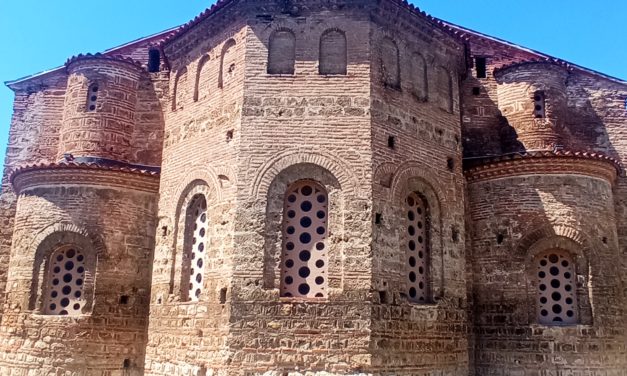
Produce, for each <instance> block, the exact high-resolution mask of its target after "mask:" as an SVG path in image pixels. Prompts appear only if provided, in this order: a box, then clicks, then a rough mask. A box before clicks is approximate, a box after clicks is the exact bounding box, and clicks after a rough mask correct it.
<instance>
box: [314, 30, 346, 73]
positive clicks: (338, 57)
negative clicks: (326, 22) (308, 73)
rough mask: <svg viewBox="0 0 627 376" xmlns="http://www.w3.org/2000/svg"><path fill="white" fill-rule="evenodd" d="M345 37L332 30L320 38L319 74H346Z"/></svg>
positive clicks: (342, 33)
mask: <svg viewBox="0 0 627 376" xmlns="http://www.w3.org/2000/svg"><path fill="white" fill-rule="evenodd" d="M346 65H347V56H346V35H345V34H344V32H343V31H340V30H336V29H332V30H327V31H325V32H324V33H323V34H322V36H321V37H320V64H319V67H318V69H319V73H320V74H346Z"/></svg>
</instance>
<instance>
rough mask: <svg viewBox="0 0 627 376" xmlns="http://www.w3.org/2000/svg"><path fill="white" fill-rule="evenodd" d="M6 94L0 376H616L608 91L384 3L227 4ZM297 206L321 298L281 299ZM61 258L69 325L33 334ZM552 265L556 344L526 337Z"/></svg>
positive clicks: (616, 226)
mask: <svg viewBox="0 0 627 376" xmlns="http://www.w3.org/2000/svg"><path fill="white" fill-rule="evenodd" d="M277 46H278V47H277ZM273 48H274V49H275V50H272V51H271V49H273ZM150 49H152V50H153V52H152V55H153V56H154V55H155V49H157V50H158V51H159V55H160V56H161V62H160V65H159V64H156V65H155V64H153V66H157V65H158V66H160V70H159V71H158V72H152V71H151V72H148V71H147V69H146V67H147V63H148V56H149V52H148V51H149V50H150ZM476 57H482V58H486V61H487V66H486V73H487V74H486V77H485V78H483V77H479V78H478V77H477V69H476V67H473V66H472V64H468V63H470V62H471V61H473V60H474V59H475V58H476ZM95 84H97V85H98V90H97V92H98V95H97V96H96V97H95V98H91V95H90V96H88V95H87V94H88V91H89V90H90V88H92V87H93V85H95ZM10 87H11V88H12V89H13V90H14V91H15V93H16V97H15V104H14V116H13V120H12V124H11V130H10V135H9V146H8V149H7V155H6V161H5V171H4V174H3V180H2V188H3V190H2V195H0V207H1V208H2V210H1V211H0V220H1V223H2V224H3V226H1V227H0V265H1V266H0V291H2V292H3V293H2V294H0V302H1V303H3V306H2V307H3V308H2V321H1V323H0V374H2V375H5V374H6V375H16V376H17V375H19V376H25V375H28V376H39V375H41V376H43V375H51V374H55V375H99V376H100V375H101V376H111V375H155V376H156V375H163V376H165V375H177V376H179V375H180V376H192V375H193V376H203V375H204V376H206V375H294V376H296V375H299V376H300V375H320V376H323V375H451V376H452V375H456V376H462V375H464V376H465V375H525V376H538V375H549V374H555V375H595V376H596V375H598V376H601V375H604V376H607V375H616V376H618V375H626V373H625V372H626V371H625V370H627V349H626V348H627V332H626V329H627V328H626V326H625V321H626V319H627V280H626V279H625V275H627V261H626V260H627V180H626V178H625V176H624V173H623V171H622V170H621V168H620V163H624V162H625V160H626V158H627V133H626V132H627V131H625V129H626V128H625V125H626V124H627V112H626V111H625V99H626V98H627V84H625V82H622V81H620V80H616V79H612V78H610V77H606V76H603V75H602V74H598V73H595V72H590V71H587V70H585V69H582V68H579V67H576V66H572V65H568V64H564V63H562V62H559V61H556V60H553V59H548V58H547V57H546V56H544V55H540V54H537V53H534V52H531V51H529V50H526V49H521V48H518V47H516V46H514V45H511V44H506V43H503V42H499V41H496V40H494V39H490V38H487V37H485V36H482V35H480V34H476V33H473V32H470V31H467V30H461V29H454V28H452V27H448V26H445V25H443V24H442V23H441V22H440V21H439V20H436V19H433V18H431V17H429V16H426V15H424V14H421V13H420V12H416V10H415V9H412V8H410V7H408V6H407V4H405V3H403V2H401V1H397V0H384V1H374V0H341V1H331V2H329V1H317V0H303V1H298V2H292V1H287V2H286V1H279V0H276V1H275V0H272V1H236V0H224V1H221V2H219V4H218V5H217V6H216V7H215V8H213V9H212V10H209V11H208V12H207V13H205V14H203V15H202V16H200V17H199V18H198V19H197V20H196V21H194V22H193V23H191V24H190V25H188V26H184V27H182V28H181V29H179V31H177V32H175V33H171V32H167V33H164V34H161V35H157V36H154V37H151V38H147V39H143V40H139V41H136V42H133V43H130V44H128V45H125V46H123V47H121V48H118V49H113V50H111V51H110V52H108V53H106V54H104V55H94V56H91V55H89V56H79V57H76V58H73V59H71V60H70V61H69V62H68V63H67V66H66V67H65V69H59V70H54V71H51V72H49V73H46V74H43V75H39V76H34V77H31V78H28V79H25V80H22V81H18V82H14V83H10ZM539 92H541V93H542V95H543V97H542V104H543V105H545V107H544V108H542V111H540V112H538V111H539V110H538V109H537V108H535V106H536V105H537V104H538V103H537V102H538V99H537V98H535V97H536V94H537V93H539ZM92 104H94V108H91V107H90V106H91V105H92ZM538 115H541V116H538ZM33 165H36V166H33ZM156 171H159V173H156ZM308 181H309V182H310V184H311V185H312V186H314V187H317V188H316V189H322V190H324V191H325V193H326V195H321V197H323V200H324V201H325V202H324V205H326V206H325V210H326V212H324V213H323V214H324V215H326V216H327V217H328V218H326V222H325V226H326V227H324V228H322V230H321V231H322V232H320V233H318V234H319V235H320V234H324V237H323V242H321V244H322V247H321V248H319V249H318V250H319V251H321V250H323V249H324V252H326V253H325V257H324V258H322V259H324V260H325V262H326V265H324V268H322V267H320V268H321V269H323V270H324V272H323V273H322V275H323V276H324V278H323V281H324V282H320V285H321V286H323V289H324V291H325V293H324V294H323V297H314V298H294V297H290V296H288V295H287V294H286V291H288V290H286V289H285V288H284V287H285V284H287V283H288V282H287V281H288V280H287V277H285V276H286V275H287V274H286V272H285V268H289V266H288V265H287V263H286V260H290V259H294V258H295V256H290V257H286V253H287V252H290V251H291V250H290V249H289V247H288V246H287V244H286V241H284V239H285V237H284V236H283V234H284V232H286V233H288V232H289V231H290V230H289V226H287V225H284V217H286V216H289V215H290V214H289V213H288V210H284V203H285V202H286V200H290V198H289V195H286V192H288V190H289V188H290V187H292V184H295V183H296V184H300V185H298V186H299V187H302V186H303V185H306V184H307V182H308ZM311 181H313V182H315V184H312V183H311ZM302 195H305V193H302ZM200 196H203V197H204V202H206V205H204V204H198V203H199V202H203V201H198V198H199V197H200ZM286 196H288V197H286ZM409 199H411V200H418V199H419V200H421V205H419V206H416V205H413V204H412V203H411V202H410V200H409ZM417 207H419V208H420V210H424V212H421V213H419V214H420V215H419V216H418V212H417V211H416V210H418V209H416V208H417ZM408 208H409V209H408ZM307 210H308V209H306V208H303V209H302V211H303V212H307ZM196 211H197V212H196ZM416 216H418V217H419V218H420V220H419V221H418V222H416V220H415V218H416ZM408 221H409V222H408ZM199 224H200V225H201V226H200V229H199V227H198V225H199ZM194 225H195V226H196V228H195V229H194V228H192V227H193V226H194ZM307 226H308V225H302V227H299V229H300V230H302V231H305V230H304V229H306V228H307ZM314 227H315V226H314ZM300 230H299V231H300ZM292 231H294V230H292ZM305 232H306V231H305ZM416 232H417V233H418V235H417V234H416ZM296 234H297V235H298V233H296ZM304 239H305V240H302V239H301V243H299V244H300V245H301V246H303V247H305V246H306V244H307V240H306V238H304ZM416 243H420V245H418V244H416ZM63 246H72V247H76V248H78V249H80V250H81V252H83V253H86V254H88V255H89V256H90V257H92V258H93V259H94V260H97V261H96V262H95V267H92V268H91V269H90V270H87V271H86V272H85V275H86V277H85V281H84V283H85V287H84V289H83V290H82V291H84V292H85V295H86V296H85V297H84V298H85V299H87V301H86V304H85V308H84V309H83V312H82V314H81V315H78V316H52V315H46V314H43V313H44V311H45V310H44V307H43V303H44V302H45V301H46V299H45V298H46V294H47V293H50V291H51V290H50V288H49V286H47V283H48V282H47V281H49V279H50V278H48V279H46V276H48V274H47V273H49V262H48V261H49V259H50V255H51V252H54V251H55V250H57V249H59V247H63ZM310 250H311V251H314V249H313V248H312V249H310ZM551 250H559V251H560V252H563V253H564V254H568V255H570V257H571V259H572V260H573V263H574V264H575V266H574V270H575V274H576V276H574V277H573V278H574V280H576V282H577V283H576V287H575V293H576V296H577V304H576V307H575V308H573V309H576V318H577V324H576V325H569V326H559V325H541V324H539V322H540V320H539V317H538V315H539V314H540V313H539V309H538V308H537V307H538V299H539V298H538V291H539V290H538V289H539V288H540V287H539V283H538V281H537V279H538V277H537V275H538V271H537V270H536V269H534V268H535V267H536V265H535V264H533V262H534V260H535V258H534V257H535V256H537V255H542V254H543V252H545V253H546V252H549V251H551ZM193 252H199V253H200V252H202V253H203V256H202V257H201V256H199V255H198V254H195V253H193ZM294 252H301V253H299V258H300V257H301V255H304V256H302V258H300V260H301V261H303V262H306V261H307V260H308V259H309V257H310V256H309V255H310V254H309V253H304V254H303V253H302V250H300V249H297V250H294ZM412 252H413V253H412ZM418 252H420V256H417V254H418ZM416 257H420V258H421V262H420V263H419V265H421V266H422V265H424V266H425V267H424V268H422V269H416V268H418V266H416V265H415V263H416ZM190 260H193V261H194V262H201V264H197V265H192V264H190V263H191V261H190ZM410 266H411V267H412V268H413V269H412V268H410ZM194 268H196V271H202V272H198V273H192V272H191V270H194ZM416 270H419V273H421V277H420V278H418V279H416V276H415V275H412V273H414V274H415V271H416ZM299 272H300V271H299ZM307 273H309V270H308V271H307ZM291 274H292V275H293V274H294V273H293V272H291ZM299 275H300V274H299ZM319 276H320V275H319ZM191 277H194V278H196V277H197V278H198V279H197V280H196V282H194V283H195V284H194V285H193V286H194V289H196V286H198V289H197V290H198V294H197V295H194V296H193V297H192V296H190V287H189V283H190V278H191ZM301 277H302V278H304V279H305V280H306V281H307V282H308V283H314V282H313V279H311V281H310V280H308V279H307V278H308V277H306V276H301ZM571 277H572V276H571ZM417 281H420V282H417ZM315 283H318V282H315ZM419 283H420V284H419ZM416 288H420V289H422V290H421V291H424V294H423V295H420V296H422V297H423V298H424V300H423V301H419V299H418V298H417V295H415V294H414V292H413V291H415V290H412V289H416ZM289 291H297V290H295V289H290V290H289ZM194 293H195V292H194ZM304 295H305V294H304Z"/></svg>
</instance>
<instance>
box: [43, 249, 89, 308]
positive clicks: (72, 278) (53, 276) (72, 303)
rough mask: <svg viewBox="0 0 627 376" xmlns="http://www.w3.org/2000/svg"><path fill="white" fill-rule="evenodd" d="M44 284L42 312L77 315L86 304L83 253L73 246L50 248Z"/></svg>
mask: <svg viewBox="0 0 627 376" xmlns="http://www.w3.org/2000/svg"><path fill="white" fill-rule="evenodd" d="M45 286H46V288H45V290H44V294H45V295H44V300H43V312H44V314H46V315H68V316H77V315H80V314H81V313H82V309H83V307H85V304H86V296H85V255H84V254H83V253H82V252H81V251H80V250H77V249H75V248H73V247H64V248H61V249H59V250H57V251H55V252H53V253H52V254H51V255H50V259H49V260H48V265H47V275H46V285H45Z"/></svg>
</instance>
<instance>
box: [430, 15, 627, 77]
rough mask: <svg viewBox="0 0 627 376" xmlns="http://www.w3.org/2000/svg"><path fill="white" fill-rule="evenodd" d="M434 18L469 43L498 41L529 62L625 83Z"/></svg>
mask: <svg viewBox="0 0 627 376" xmlns="http://www.w3.org/2000/svg"><path fill="white" fill-rule="evenodd" d="M434 19H435V20H436V22H438V23H440V24H442V25H443V26H444V27H447V28H449V29H450V30H452V31H454V32H455V33H457V35H459V36H460V37H461V38H463V39H465V40H467V41H469V42H471V44H472V41H473V40H480V41H488V42H494V43H498V44H501V45H505V46H507V47H510V48H513V49H517V50H519V51H523V52H526V53H527V54H529V55H531V56H532V58H531V59H530V60H529V62H546V63H552V64H556V65H561V66H564V67H566V68H568V69H574V70H578V71H581V72H585V73H588V74H592V75H595V76H599V77H602V78H605V79H608V80H610V81H614V82H616V83H619V84H627V81H625V80H623V79H620V78H617V77H613V76H610V75H608V74H605V73H601V72H598V71H595V70H593V69H590V68H586V67H583V66H581V65H578V64H575V63H571V62H569V61H566V60H563V59H560V58H556V57H554V56H551V55H547V54H545V53H542V52H539V51H536V50H533V49H531V48H528V47H524V46H521V45H519V44H515V43H512V42H509V41H506V40H504V39H500V38H497V37H493V36H490V35H487V34H483V33H480V32H478V31H475V30H472V29H469V28H466V27H463V26H459V25H456V24H454V23H452V22H448V21H444V20H441V19H439V18H435V17H434ZM521 63H522V61H521Z"/></svg>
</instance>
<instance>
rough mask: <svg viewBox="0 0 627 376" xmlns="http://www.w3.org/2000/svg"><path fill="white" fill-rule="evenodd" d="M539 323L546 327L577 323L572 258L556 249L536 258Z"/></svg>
mask: <svg viewBox="0 0 627 376" xmlns="http://www.w3.org/2000/svg"><path fill="white" fill-rule="evenodd" d="M536 273H537V274H536V278H537V281H538V321H539V322H540V323H541V324H546V325H568V324H576V323H577V295H576V292H575V266H574V264H573V261H572V259H571V258H570V255H569V254H568V253H566V252H563V251H559V250H554V251H550V252H548V253H545V254H543V255H542V256H540V257H538V258H537V259H536Z"/></svg>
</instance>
